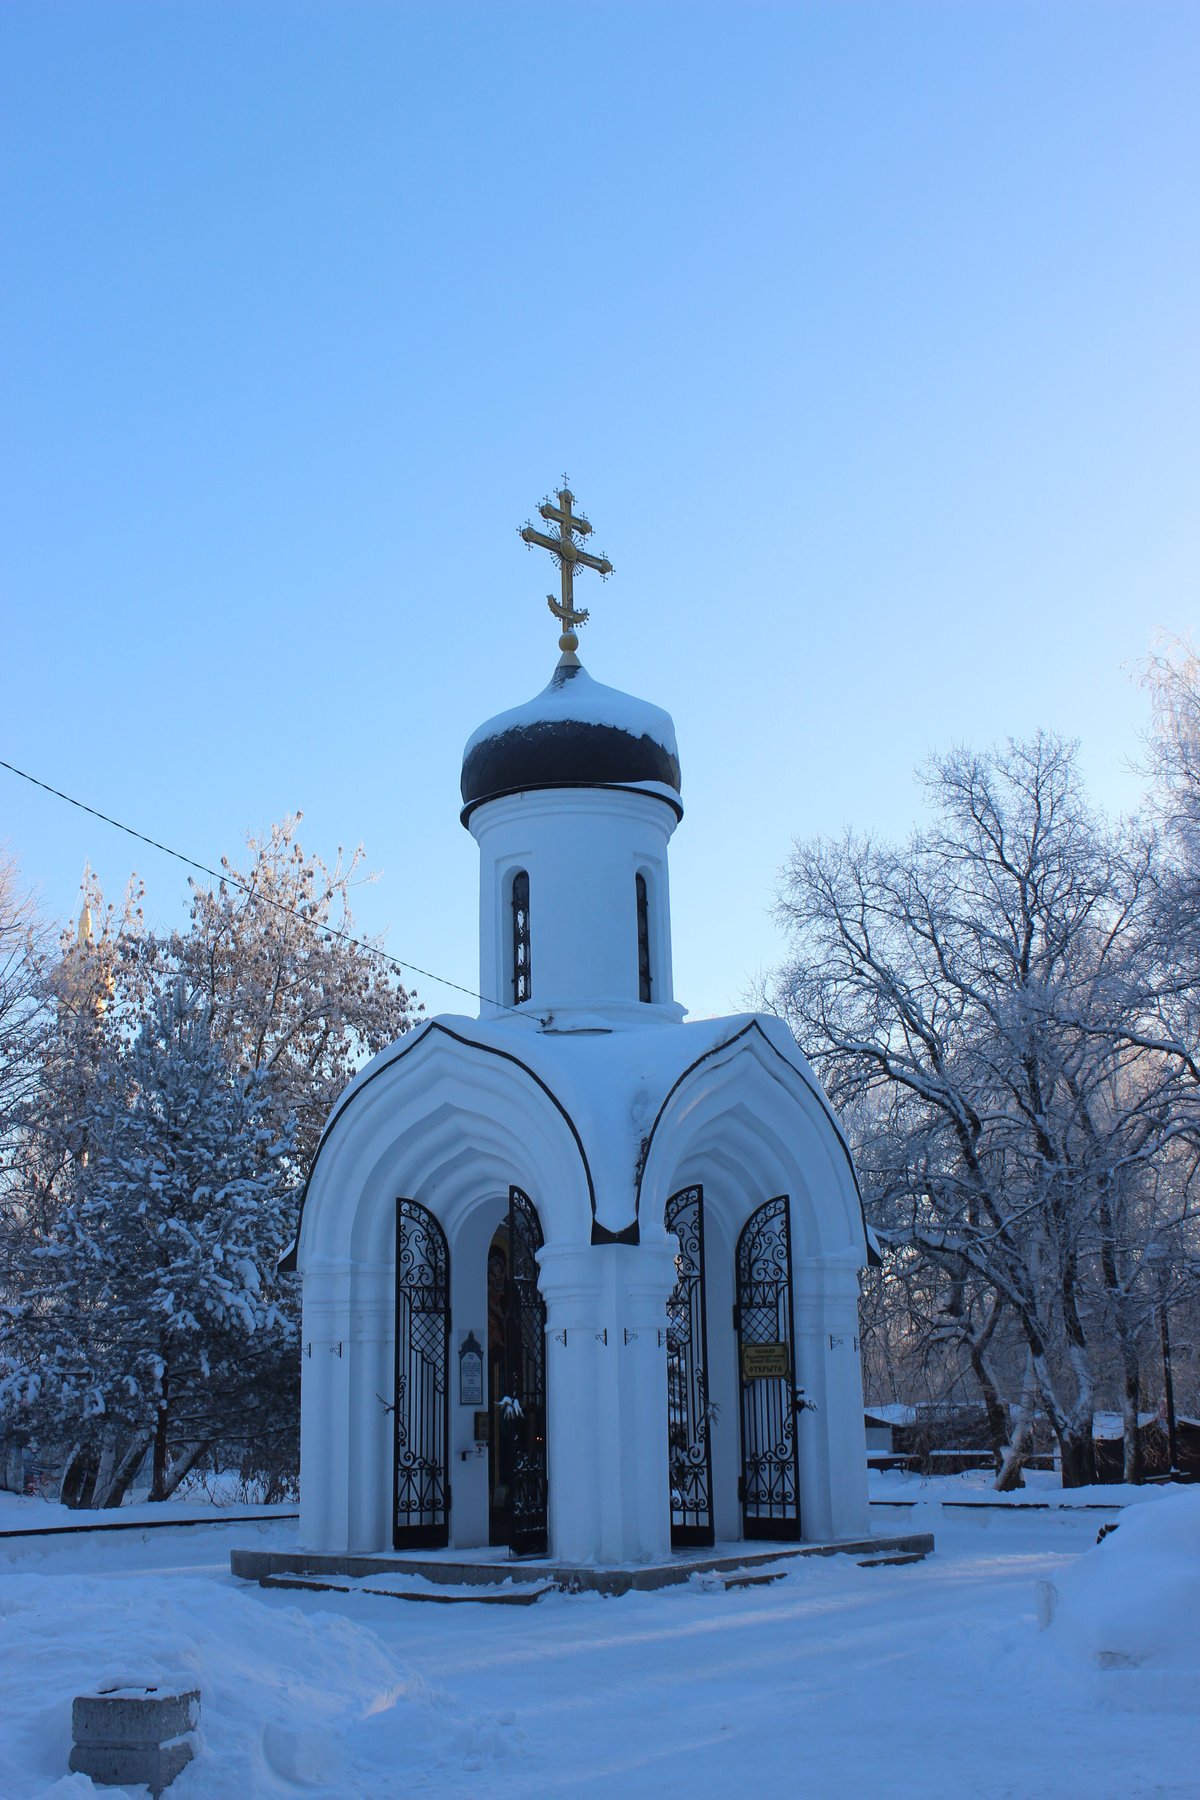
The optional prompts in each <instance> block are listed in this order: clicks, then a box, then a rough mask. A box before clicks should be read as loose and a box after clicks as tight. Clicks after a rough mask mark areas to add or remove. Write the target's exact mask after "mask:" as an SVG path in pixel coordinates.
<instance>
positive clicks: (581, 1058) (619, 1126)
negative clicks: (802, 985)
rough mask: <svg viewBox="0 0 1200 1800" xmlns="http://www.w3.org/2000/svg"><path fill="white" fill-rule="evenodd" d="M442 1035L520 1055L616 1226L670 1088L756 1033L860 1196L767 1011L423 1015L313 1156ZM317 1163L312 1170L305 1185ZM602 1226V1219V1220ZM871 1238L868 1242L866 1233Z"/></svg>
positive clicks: (360, 1083) (375, 1066)
mask: <svg viewBox="0 0 1200 1800" xmlns="http://www.w3.org/2000/svg"><path fill="white" fill-rule="evenodd" d="M439 1030H440V1031H443V1032H447V1033H449V1034H451V1035H452V1036H453V1037H455V1038H457V1039H458V1040H459V1041H460V1042H465V1043H468V1044H476V1045H478V1046H479V1047H480V1048H481V1049H485V1050H488V1049H490V1050H499V1051H501V1052H503V1053H504V1054H505V1055H507V1056H510V1057H515V1058H517V1059H518V1060H519V1061H520V1062H521V1063H522V1064H524V1066H525V1067H526V1068H527V1069H528V1070H529V1071H530V1072H531V1073H532V1074H533V1075H535V1076H536V1077H537V1078H538V1080H539V1081H541V1082H542V1083H543V1084H544V1085H545V1087H546V1088H547V1089H548V1090H549V1091H550V1092H551V1093H552V1094H553V1095H554V1096H555V1097H556V1099H557V1100H558V1101H559V1102H560V1103H561V1104H562V1105H563V1106H564V1107H565V1108H566V1109H567V1112H568V1113H569V1115H570V1117H571V1118H572V1119H573V1121H574V1122H575V1125H576V1126H577V1127H578V1129H579V1132H580V1135H581V1138H582V1140H583V1141H584V1142H585V1143H586V1144H587V1154H588V1157H589V1160H590V1163H591V1167H592V1170H593V1174H594V1177H595V1188H596V1193H597V1195H603V1196H605V1198H606V1202H607V1205H608V1207H609V1208H615V1209H617V1211H619V1212H620V1214H621V1216H620V1217H619V1218H617V1217H615V1215H614V1220H613V1222H614V1223H615V1224H616V1225H618V1226H620V1227H624V1226H625V1225H626V1224H627V1223H628V1220H629V1218H631V1217H632V1216H633V1205H634V1191H635V1188H636V1186H637V1181H638V1172H639V1171H640V1168H641V1166H642V1161H643V1159H644V1156H645V1146H646V1140H647V1139H648V1138H649V1137H650V1135H651V1134H652V1132H653V1129H654V1125H655V1122H656V1119H657V1117H658V1115H659V1112H660V1109H661V1108H662V1106H663V1105H664V1104H665V1102H666V1100H667V1097H668V1096H669V1094H670V1093H671V1091H672V1089H673V1088H674V1087H675V1085H676V1083H677V1082H678V1081H679V1080H681V1079H682V1077H683V1076H684V1074H685V1073H687V1072H688V1071H689V1070H690V1069H692V1068H693V1067H695V1066H696V1065H697V1064H698V1063H700V1062H702V1061H703V1060H704V1059H705V1058H706V1057H708V1056H711V1055H715V1054H717V1053H719V1052H720V1051H721V1050H723V1049H725V1048H727V1047H732V1046H733V1044H734V1043H735V1042H736V1041H737V1039H739V1038H741V1037H743V1036H744V1035H745V1034H747V1033H750V1032H754V1031H757V1032H758V1033H759V1034H761V1036H762V1038H764V1039H765V1040H766V1042H767V1044H768V1045H769V1046H770V1048H771V1049H772V1050H773V1051H774V1052H775V1053H776V1054H777V1055H778V1056H779V1057H780V1058H781V1059H782V1060H783V1061H784V1062H785V1063H787V1064H788V1065H789V1066H790V1067H791V1068H792V1069H793V1070H794V1071H795V1073H796V1074H797V1075H798V1076H799V1077H800V1080H801V1081H802V1082H803V1084H804V1086H805V1087H806V1088H808V1090H809V1091H810V1093H811V1094H812V1095H813V1097H814V1098H815V1099H816V1101H817V1102H818V1104H819V1105H820V1107H821V1109H822V1111H823V1112H824V1114H825V1116H826V1118H827V1119H828V1121H829V1124H830V1127H831V1128H832V1130H833V1132H834V1133H835V1135H836V1137H837V1140H838V1142H839V1144H840V1145H841V1148H842V1151H843V1152H844V1154H845V1158H846V1162H847V1165H848V1168H849V1171H850V1175H851V1179H852V1181H854V1185H855V1188H856V1190H857V1185H858V1184H857V1179H856V1177H855V1175H854V1165H853V1160H852V1158H851V1156H850V1151H849V1147H848V1145H847V1143H846V1139H845V1137H844V1135H843V1133H842V1130H841V1126H840V1125H839V1123H838V1120H837V1116H836V1114H835V1113H834V1111H833V1109H832V1107H831V1106H830V1104H829V1101H828V1099H827V1097H826V1095H825V1092H824V1089H823V1088H822V1087H821V1084H820V1083H819V1082H818V1080H817V1078H816V1076H815V1075H814V1074H813V1072H812V1070H811V1068H810V1067H809V1064H808V1061H807V1059H806V1058H805V1056H804V1055H803V1054H802V1052H801V1050H800V1049H799V1047H798V1045H797V1044H796V1041H795V1039H794V1038H793V1037H792V1034H791V1032H790V1031H789V1030H788V1028H787V1026H786V1025H785V1024H784V1023H783V1021H782V1020H781V1019H778V1018H775V1017H773V1016H772V1015H770V1014H765V1013H737V1014H734V1015H732V1016H730V1017H727V1018H717V1019H698V1020H695V1021H688V1022H687V1023H686V1024H684V1023H677V1022H664V1021H661V1020H660V1021H656V1022H655V1023H654V1024H649V1023H647V1024H645V1025H643V1024H640V1023H639V1024H638V1025H626V1024H623V1023H614V1022H613V1021H610V1020H609V1019H607V1018H605V1017H604V1016H603V1015H600V1014H597V1015H596V1017H595V1019H594V1020H591V1019H587V1018H584V1017H582V1016H581V1015H578V1014H572V1015H567V1016H565V1017H564V1018H563V1020H562V1021H561V1028H560V1029H555V1021H554V1018H553V1017H552V1016H551V1017H549V1018H547V1019H546V1020H544V1021H543V1020H540V1019H539V1018H538V1017H537V1016H536V1015H535V1014H532V1013H528V1012H525V1011H522V1012H520V1013H515V1014H514V1013H511V1012H510V1013H507V1014H504V1015H502V1016H501V1017H499V1018H494V1019H486V1020H485V1019H472V1018H465V1017H462V1016H460V1015H458V1014H443V1015H440V1016H439V1017H437V1018H433V1019H425V1020H423V1021H422V1022H421V1024H420V1025H418V1026H417V1027H416V1028H415V1030H413V1031H411V1032H409V1033H407V1034H406V1035H405V1036H404V1037H403V1038H401V1039H399V1041H398V1042H397V1043H395V1044H392V1045H390V1046H389V1047H388V1048H387V1049H386V1050H382V1051H380V1052H379V1053H378V1055H376V1056H374V1057H372V1059H371V1061H370V1062H368V1063H367V1064H366V1065H365V1067H364V1068H362V1069H361V1070H360V1071H359V1072H358V1074H357V1075H356V1076H355V1078H354V1080H353V1081H352V1082H351V1083H350V1085H349V1087H348V1088H347V1089H346V1090H345V1091H344V1093H343V1094H342V1096H341V1099H340V1100H339V1102H338V1104H337V1106H336V1107H335V1108H334V1110H333V1112H332V1113H331V1114H330V1116H329V1118H328V1119H327V1121H326V1124H325V1130H324V1132H323V1133H322V1136H321V1141H320V1144H319V1145H318V1149H317V1157H319V1155H320V1151H321V1148H322V1147H323V1146H324V1144H325V1141H326V1139H327V1138H328V1137H329V1135H330V1133H331V1131H332V1130H333V1129H334V1128H335V1126H336V1124H337V1122H338V1120H339V1119H340V1118H341V1117H342V1116H343V1114H344V1113H345V1111H346V1108H347V1106H348V1105H349V1104H350V1103H351V1101H352V1100H353V1099H354V1097H355V1095H356V1094H357V1093H358V1092H359V1091H360V1090H361V1089H362V1088H363V1087H364V1086H366V1085H367V1083H368V1082H370V1081H372V1080H373V1079H374V1078H375V1077H376V1076H378V1075H380V1074H381V1073H382V1072H383V1071H384V1070H385V1069H386V1068H387V1067H388V1066H389V1065H391V1064H392V1063H395V1062H399V1061H402V1060H403V1058H404V1057H406V1056H407V1055H408V1054H410V1053H411V1052H412V1051H413V1050H414V1049H415V1048H416V1047H417V1045H418V1044H419V1043H420V1041H421V1040H422V1039H423V1038H424V1037H426V1036H427V1035H428V1034H429V1033H431V1032H435V1031H439ZM317 1157H314V1159H313V1164H312V1167H311V1168H310V1171H309V1178H310V1180H311V1178H312V1172H313V1170H314V1169H315V1167H316V1162H317ZM306 1189H307V1183H306ZM301 1205H302V1206H303V1199H302V1201H301ZM626 1207H628V1212H626V1211H625V1209H626ZM597 1217H598V1218H599V1217H600V1215H599V1213H598V1214H597ZM608 1222H609V1221H607V1220H604V1219H601V1223H606V1224H607V1223H608ZM864 1230H866V1223H865V1220H864ZM867 1235H868V1242H870V1241H871V1239H870V1233H869V1232H868V1234H867Z"/></svg>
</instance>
